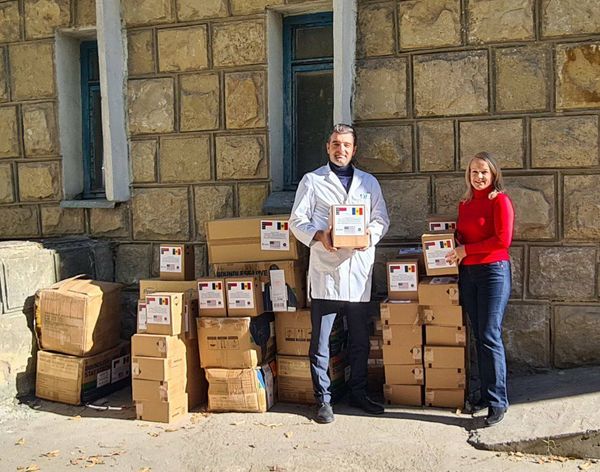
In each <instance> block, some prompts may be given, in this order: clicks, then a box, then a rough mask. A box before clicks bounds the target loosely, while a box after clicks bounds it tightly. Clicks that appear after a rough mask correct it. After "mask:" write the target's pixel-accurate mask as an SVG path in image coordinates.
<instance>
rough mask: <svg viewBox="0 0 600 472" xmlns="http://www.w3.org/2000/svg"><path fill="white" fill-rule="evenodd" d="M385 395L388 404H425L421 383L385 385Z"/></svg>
mask: <svg viewBox="0 0 600 472" xmlns="http://www.w3.org/2000/svg"><path fill="white" fill-rule="evenodd" d="M383 397H384V398H385V402H386V404H388V405H410V406H421V405H422V404H423V387H421V386H420V385H389V384H385V385H384V386H383Z"/></svg>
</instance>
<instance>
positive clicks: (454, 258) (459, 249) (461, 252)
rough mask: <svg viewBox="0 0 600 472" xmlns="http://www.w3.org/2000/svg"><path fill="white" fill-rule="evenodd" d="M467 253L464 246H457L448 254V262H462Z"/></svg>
mask: <svg viewBox="0 0 600 472" xmlns="http://www.w3.org/2000/svg"><path fill="white" fill-rule="evenodd" d="M466 255H467V253H466V251H465V247H464V246H456V247H455V248H454V249H452V251H450V252H449V253H448V254H446V262H447V263H448V264H456V265H458V264H460V261H462V260H463V259H464V258H465V256H466Z"/></svg>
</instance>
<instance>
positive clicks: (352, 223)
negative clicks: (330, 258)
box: [333, 205, 365, 236]
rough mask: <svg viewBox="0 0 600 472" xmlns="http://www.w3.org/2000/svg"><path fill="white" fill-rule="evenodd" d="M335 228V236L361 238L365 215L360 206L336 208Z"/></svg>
mask: <svg viewBox="0 0 600 472" xmlns="http://www.w3.org/2000/svg"><path fill="white" fill-rule="evenodd" d="M334 211H335V219H334V221H335V226H334V227H333V234H335V235H336V236H362V235H364V234H365V215H364V208H363V207H362V206H352V205H349V206H336V207H335V208H334Z"/></svg>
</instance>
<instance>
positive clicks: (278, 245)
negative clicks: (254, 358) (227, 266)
mask: <svg viewBox="0 0 600 472" xmlns="http://www.w3.org/2000/svg"><path fill="white" fill-rule="evenodd" d="M288 220H289V215H283V216H282V215H277V216H256V217H248V218H227V219H222V220H214V221H209V222H208V223H207V224H206V238H207V242H208V259H209V262H210V263H211V264H220V263H223V262H258V261H289V260H296V259H299V258H300V256H301V251H300V247H299V243H298V241H297V240H296V238H295V237H294V235H293V234H292V233H291V231H290V230H289V226H288Z"/></svg>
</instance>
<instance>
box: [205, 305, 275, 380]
mask: <svg viewBox="0 0 600 472" xmlns="http://www.w3.org/2000/svg"><path fill="white" fill-rule="evenodd" d="M274 321H275V319H274V315H273V313H270V312H267V313H265V314H264V315H262V316H258V317H255V318H250V317H244V318H212V317H208V318H200V319H199V320H198V343H199V346H200V363H201V365H202V367H203V368H205V369H206V368H224V369H241V368H248V367H258V366H260V365H261V364H262V363H264V362H266V361H268V360H269V358H271V357H272V356H274V355H275V322H274Z"/></svg>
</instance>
